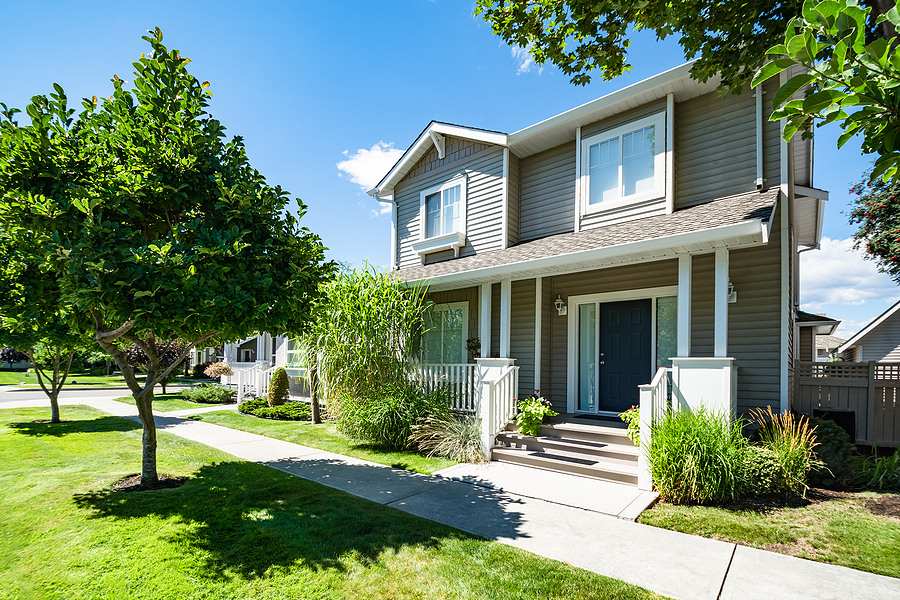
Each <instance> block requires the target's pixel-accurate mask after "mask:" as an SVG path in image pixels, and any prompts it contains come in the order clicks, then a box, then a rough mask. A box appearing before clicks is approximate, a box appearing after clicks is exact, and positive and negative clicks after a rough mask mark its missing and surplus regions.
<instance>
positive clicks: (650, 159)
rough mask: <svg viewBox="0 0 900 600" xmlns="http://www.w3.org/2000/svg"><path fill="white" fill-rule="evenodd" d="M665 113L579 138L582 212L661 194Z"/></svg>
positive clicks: (660, 195)
mask: <svg viewBox="0 0 900 600" xmlns="http://www.w3.org/2000/svg"><path fill="white" fill-rule="evenodd" d="M664 124H665V113H660V114H658V115H654V116H652V117H648V118H645V119H641V120H639V121H636V122H634V123H630V124H628V125H623V126H621V127H617V128H615V129H612V130H609V131H605V132H603V133H600V134H598V135H594V136H591V137H588V138H585V139H584V140H583V141H582V156H583V160H584V164H583V168H582V174H583V177H584V178H585V180H586V184H585V187H584V190H583V195H584V198H585V201H584V212H586V213H588V212H594V211H597V210H605V209H607V208H614V207H616V206H621V205H625V204H631V203H634V202H641V201H644V200H652V199H655V198H662V197H664V196H665V152H664V150H665V142H664V139H665V132H664Z"/></svg>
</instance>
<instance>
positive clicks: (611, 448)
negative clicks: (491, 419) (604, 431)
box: [496, 432, 639, 465]
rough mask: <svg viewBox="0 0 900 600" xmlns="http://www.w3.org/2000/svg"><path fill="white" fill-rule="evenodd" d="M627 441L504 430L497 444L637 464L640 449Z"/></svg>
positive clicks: (624, 463) (533, 450) (498, 437)
mask: <svg viewBox="0 0 900 600" xmlns="http://www.w3.org/2000/svg"><path fill="white" fill-rule="evenodd" d="M626 442H627V444H609V443H604V442H595V441H589V440H577V439H570V438H561V437H558V436H539V437H532V436H530V435H522V434H521V433H511V432H503V433H500V434H499V435H498V436H497V441H496V444H497V446H498V447H506V448H518V449H526V450H531V451H532V452H546V453H548V454H562V455H566V456H572V457H574V458H586V459H589V460H597V459H601V460H610V461H614V462H619V463H622V464H623V465H629V464H631V465H636V464H637V459H638V452H639V450H638V448H637V446H635V445H633V444H631V442H630V441H627V440H626Z"/></svg>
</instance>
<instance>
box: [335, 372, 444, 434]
mask: <svg viewBox="0 0 900 600" xmlns="http://www.w3.org/2000/svg"><path fill="white" fill-rule="evenodd" d="M447 394H448V389H447V388H438V389H437V390H434V391H431V392H424V391H422V390H421V388H420V387H419V386H418V385H416V384H414V383H408V382H400V383H397V382H391V383H385V384H383V386H382V387H381V388H380V389H379V392H378V393H377V394H375V395H373V396H372V397H370V398H353V397H344V398H342V399H341V400H340V402H339V403H337V405H336V406H335V407H334V408H333V411H334V413H333V414H334V417H335V419H336V421H337V426H338V429H339V430H340V431H341V432H342V433H345V434H346V435H349V436H351V437H354V438H357V439H360V440H364V441H367V442H371V443H373V444H376V445H378V446H382V447H384V448H388V449H392V450H407V449H415V447H416V444H415V442H414V441H412V440H411V436H412V433H413V426H414V425H416V423H418V422H419V421H420V420H422V419H425V418H427V417H436V418H441V419H445V418H447V417H449V416H450V408H449V402H448V398H447Z"/></svg>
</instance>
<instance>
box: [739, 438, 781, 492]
mask: <svg viewBox="0 0 900 600" xmlns="http://www.w3.org/2000/svg"><path fill="white" fill-rule="evenodd" d="M738 488H739V489H738V493H739V494H740V495H742V496H765V495H767V494H774V493H777V492H783V491H784V490H785V486H784V477H782V475H781V463H780V462H779V461H778V454H777V453H776V452H775V451H774V450H773V449H772V448H769V447H768V446H763V445H758V444H751V445H748V446H747V447H746V448H745V450H744V457H743V461H742V463H741V476H740V484H739V486H738Z"/></svg>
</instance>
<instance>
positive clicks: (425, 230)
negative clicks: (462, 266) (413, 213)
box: [412, 173, 466, 257]
mask: <svg viewBox="0 0 900 600" xmlns="http://www.w3.org/2000/svg"><path fill="white" fill-rule="evenodd" d="M419 198H420V207H419V241H418V242H415V243H413V245H412V246H413V249H414V250H415V251H416V252H417V253H418V254H419V256H422V257H424V256H425V255H426V254H428V253H430V252H438V251H440V250H449V249H452V250H454V251H455V252H456V254H459V249H460V248H461V247H463V246H464V245H465V243H466V174H465V173H459V174H457V175H455V176H454V177H452V178H451V179H449V180H448V181H446V182H445V183H443V184H441V185H438V186H435V187H433V188H429V189H427V190H424V191H422V192H420V194H419Z"/></svg>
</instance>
